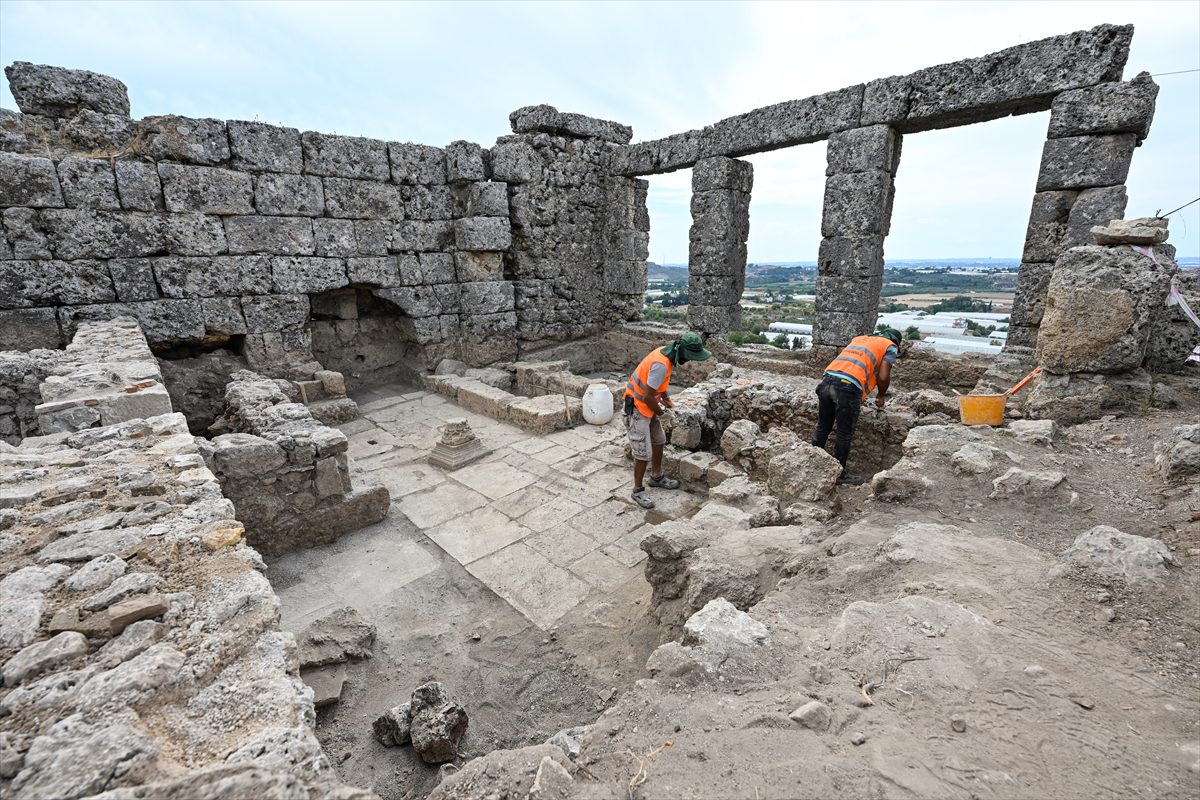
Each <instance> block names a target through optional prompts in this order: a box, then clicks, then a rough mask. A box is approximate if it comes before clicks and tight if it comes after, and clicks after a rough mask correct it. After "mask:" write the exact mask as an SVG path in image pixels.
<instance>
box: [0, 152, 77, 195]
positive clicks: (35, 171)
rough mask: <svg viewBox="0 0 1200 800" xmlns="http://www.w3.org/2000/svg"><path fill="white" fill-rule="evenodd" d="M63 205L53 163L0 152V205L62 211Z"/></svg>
mask: <svg viewBox="0 0 1200 800" xmlns="http://www.w3.org/2000/svg"><path fill="white" fill-rule="evenodd" d="M63 205H64V202H63V193H62V188H61V186H60V185H59V182H58V173H57V172H56V171H55V169H54V162H53V161H51V160H50V159H48V158H34V157H32V156H22V155H17V154H16V153H0V206H32V207H34V208H62V207H63Z"/></svg>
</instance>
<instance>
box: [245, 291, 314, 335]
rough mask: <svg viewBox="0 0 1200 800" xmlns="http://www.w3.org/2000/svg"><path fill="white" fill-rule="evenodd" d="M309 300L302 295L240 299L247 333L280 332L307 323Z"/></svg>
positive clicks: (273, 295) (274, 295)
mask: <svg viewBox="0 0 1200 800" xmlns="http://www.w3.org/2000/svg"><path fill="white" fill-rule="evenodd" d="M308 313H309V300H308V296H307V295H304V294H296V295H280V294H272V295H262V296H254V297H243V298H242V315H243V317H244V318H245V321H246V332H247V333H269V332H273V331H281V330H284V329H285V328H290V327H293V326H296V325H304V324H305V323H307V322H308Z"/></svg>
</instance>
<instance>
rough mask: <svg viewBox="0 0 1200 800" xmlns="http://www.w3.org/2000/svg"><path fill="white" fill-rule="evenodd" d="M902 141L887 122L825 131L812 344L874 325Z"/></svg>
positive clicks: (840, 340) (838, 340)
mask: <svg viewBox="0 0 1200 800" xmlns="http://www.w3.org/2000/svg"><path fill="white" fill-rule="evenodd" d="M900 144H901V137H900V133H899V132H898V131H896V130H895V129H894V128H891V127H889V126H887V125H872V126H870V127H867V128H856V129H854V130H849V131H843V132H841V133H835V134H833V135H832V136H830V137H829V148H828V151H827V155H826V159H827V162H828V167H827V168H826V170H825V175H826V179H825V209H824V212H823V213H822V216H821V236H822V237H823V238H822V239H821V249H820V253H819V255H818V257H817V319H816V324H815V325H814V326H813V344H816V345H831V346H835V347H840V346H841V345H844V344H845V343H846V342H848V341H850V340H851V339H853V338H854V337H855V336H861V335H863V334H866V333H870V332H871V331H873V330H874V329H875V320H876V319H877V318H878V316H879V290H880V289H881V288H882V287H883V239H884V237H885V236H887V234H888V229H889V228H890V227H891V221H892V198H893V196H894V195H895V179H896V167H897V166H898V165H899V163H900Z"/></svg>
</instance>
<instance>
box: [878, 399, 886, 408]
mask: <svg viewBox="0 0 1200 800" xmlns="http://www.w3.org/2000/svg"><path fill="white" fill-rule="evenodd" d="M885 402H886V401H885V400H884V399H883V398H882V397H876V398H875V407H876V408H883V406H884V403H885Z"/></svg>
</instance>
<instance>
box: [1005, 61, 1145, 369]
mask: <svg viewBox="0 0 1200 800" xmlns="http://www.w3.org/2000/svg"><path fill="white" fill-rule="evenodd" d="M1157 96H1158V85H1157V84H1156V83H1155V82H1154V81H1153V80H1151V78H1150V76H1149V74H1147V73H1145V72H1143V73H1141V74H1139V75H1138V76H1137V77H1136V78H1134V79H1133V80H1132V81H1128V82H1120V81H1117V82H1112V83H1101V84H1097V85H1095V86H1089V87H1087V88H1086V89H1074V90H1072V91H1069V92H1063V93H1062V94H1060V95H1058V97H1056V98H1054V103H1053V105H1052V106H1051V107H1050V128H1049V131H1048V132H1047V139H1046V146H1045V148H1044V149H1043V150H1042V164H1041V169H1040V170H1039V172H1038V180H1037V194H1035V195H1034V196H1033V208H1032V209H1031V211H1030V213H1029V227H1028V229H1027V231H1026V235H1025V249H1024V251H1023V252H1022V254H1021V271H1020V274H1019V276H1018V278H1017V294H1016V298H1015V299H1014V300H1013V310H1012V314H1011V315H1010V320H1011V323H1010V324H1009V327H1008V344H1009V345H1015V346H1022V347H1033V346H1035V345H1036V344H1037V332H1038V326H1039V325H1041V322H1042V314H1043V313H1044V311H1045V304H1046V290H1047V287H1048V286H1049V285H1050V273H1051V271H1052V270H1053V268H1054V262H1055V260H1057V259H1058V257H1059V255H1061V254H1062V253H1064V252H1065V251H1067V250H1069V249H1070V248H1072V247H1078V246H1080V245H1090V244H1092V237H1091V234H1090V231H1091V228H1092V226H1093V225H1107V224H1108V223H1109V221H1111V220H1114V219H1121V218H1122V217H1123V216H1124V214H1125V201H1126V197H1125V178H1126V176H1127V175H1128V174H1129V163H1130V161H1131V160H1132V159H1133V150H1134V148H1135V147H1137V146H1138V145H1140V144H1141V143H1142V141H1143V140H1144V139H1145V138H1146V135H1147V134H1148V133H1149V132H1150V122H1151V121H1152V120H1153V119H1154V102H1155V98H1156V97H1157Z"/></svg>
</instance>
